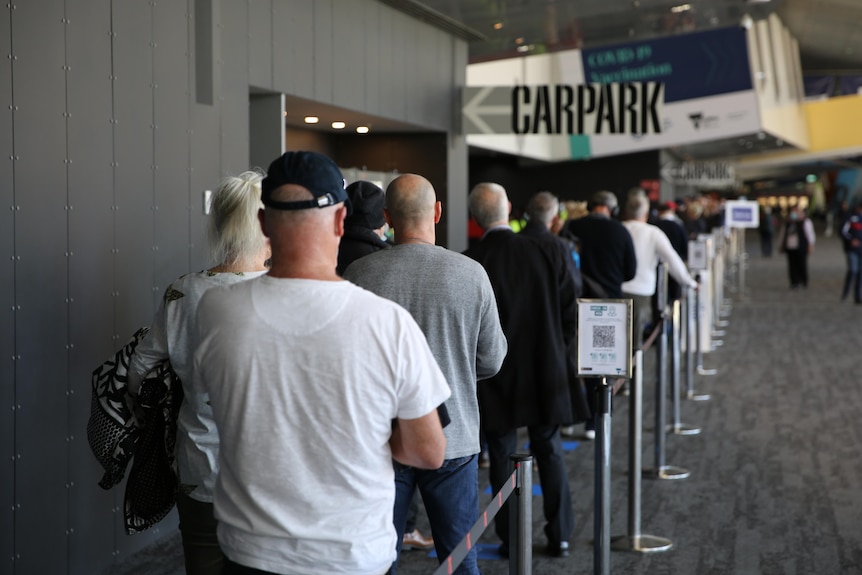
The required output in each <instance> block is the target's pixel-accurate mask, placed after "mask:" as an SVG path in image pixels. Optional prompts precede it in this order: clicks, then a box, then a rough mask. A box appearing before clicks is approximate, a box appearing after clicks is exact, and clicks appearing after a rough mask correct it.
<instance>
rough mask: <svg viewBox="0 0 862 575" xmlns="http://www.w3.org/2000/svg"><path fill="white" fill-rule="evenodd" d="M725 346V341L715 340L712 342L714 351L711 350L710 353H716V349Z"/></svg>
mask: <svg viewBox="0 0 862 575" xmlns="http://www.w3.org/2000/svg"><path fill="white" fill-rule="evenodd" d="M723 345H724V341H723V340H720V339H714V340H712V349H710V350H709V351H715V348H717V347H721V346H723Z"/></svg>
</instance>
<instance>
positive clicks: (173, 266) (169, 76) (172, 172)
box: [152, 2, 244, 307]
mask: <svg viewBox="0 0 862 575" xmlns="http://www.w3.org/2000/svg"><path fill="white" fill-rule="evenodd" d="M185 15H186V6H185V5H184V4H183V3H175V2H160V3H157V4H156V5H155V8H154V19H153V20H154V28H153V44H154V48H153V62H154V63H153V86H154V90H153V110H154V122H155V130H154V132H153V135H154V146H153V148H154V157H155V166H156V169H155V173H154V175H155V186H154V198H155V203H154V211H153V215H154V226H155V227H154V230H155V232H154V233H155V241H154V248H155V251H154V256H155V258H154V261H155V268H154V273H155V278H154V282H153V286H152V290H153V291H152V294H153V296H154V302H153V305H154V306H155V307H157V306H158V303H159V301H160V300H161V298H162V294H163V293H164V291H165V288H166V287H167V285H168V283H169V282H171V281H173V280H174V279H175V278H177V277H179V276H180V275H183V274H185V273H188V272H189V271H190V270H189V232H188V228H189V194H188V186H189V172H188V170H189V129H190V127H191V126H190V120H189V93H190V90H191V85H190V84H191V82H193V81H194V80H193V79H192V78H190V75H189V66H188V62H187V61H186V60H185V59H184V58H177V55H178V54H185V53H186V52H187V51H188V49H189V42H188V36H187V33H186V32H187V27H186V19H185ZM230 27H232V26H230ZM243 28H244V27H243Z"/></svg>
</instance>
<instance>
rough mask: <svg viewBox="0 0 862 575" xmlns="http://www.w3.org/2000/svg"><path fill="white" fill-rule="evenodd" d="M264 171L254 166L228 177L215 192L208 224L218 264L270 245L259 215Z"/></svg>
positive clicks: (245, 257) (211, 249) (234, 259)
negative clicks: (252, 168)
mask: <svg viewBox="0 0 862 575" xmlns="http://www.w3.org/2000/svg"><path fill="white" fill-rule="evenodd" d="M264 175H265V174H264V173H263V171H261V170H250V171H247V172H243V173H241V174H239V175H238V176H228V177H226V178H224V179H223V180H222V182H221V185H219V187H218V189H217V190H216V191H215V193H214V194H213V196H212V204H211V212H210V218H209V222H208V224H207V239H208V243H209V250H210V257H211V258H212V260H213V262H215V263H217V264H232V263H236V262H238V261H241V260H243V259H247V258H252V257H254V256H256V255H257V254H259V253H260V251H261V250H262V249H263V247H264V246H265V245H266V237H265V236H264V235H263V230H261V227H260V222H259V221H258V219H257V214H258V211H259V210H260V209H261V208H263V202H261V199H260V182H261V180H263V177H264Z"/></svg>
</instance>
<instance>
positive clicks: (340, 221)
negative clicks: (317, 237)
mask: <svg viewBox="0 0 862 575" xmlns="http://www.w3.org/2000/svg"><path fill="white" fill-rule="evenodd" d="M346 217H347V206H346V205H344V204H341V206H339V208H338V210H336V212H335V235H337V236H338V237H339V238H340V237H342V236H343V235H344V218H346Z"/></svg>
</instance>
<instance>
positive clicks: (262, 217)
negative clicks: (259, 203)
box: [257, 208, 269, 237]
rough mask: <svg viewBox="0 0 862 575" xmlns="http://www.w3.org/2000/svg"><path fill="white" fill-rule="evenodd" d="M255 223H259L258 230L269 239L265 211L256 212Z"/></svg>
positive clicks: (261, 209)
mask: <svg viewBox="0 0 862 575" xmlns="http://www.w3.org/2000/svg"><path fill="white" fill-rule="evenodd" d="M257 221H259V222H260V229H261V230H262V231H263V235H265V236H266V237H269V234H268V233H267V231H266V210H264V209H263V208H260V209H259V210H258V211H257Z"/></svg>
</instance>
